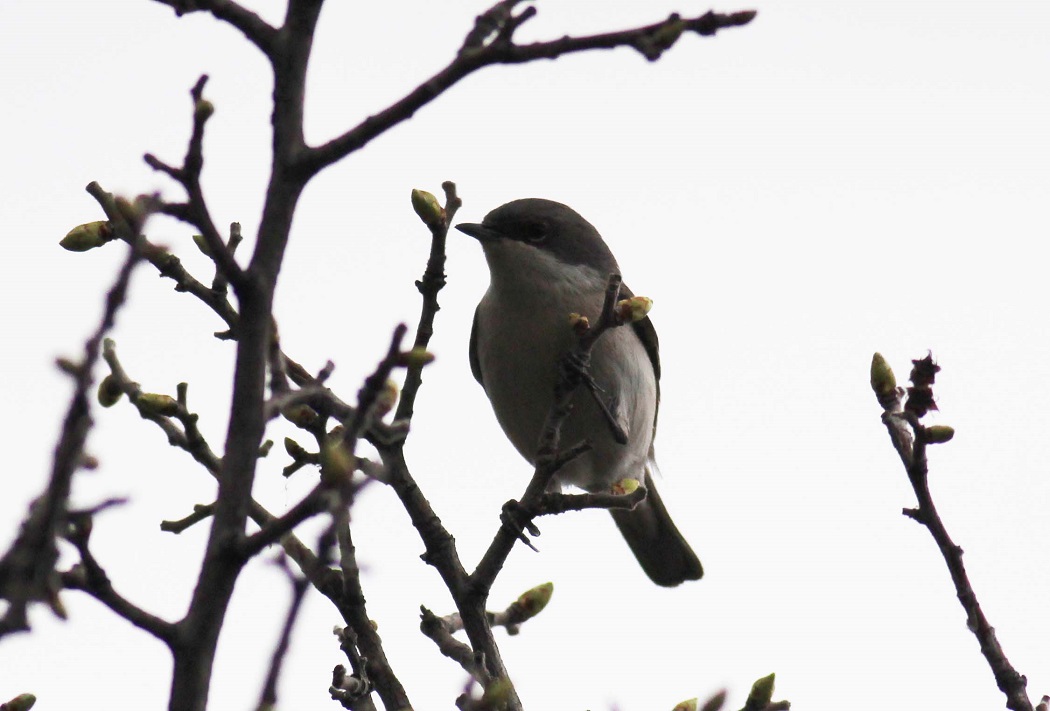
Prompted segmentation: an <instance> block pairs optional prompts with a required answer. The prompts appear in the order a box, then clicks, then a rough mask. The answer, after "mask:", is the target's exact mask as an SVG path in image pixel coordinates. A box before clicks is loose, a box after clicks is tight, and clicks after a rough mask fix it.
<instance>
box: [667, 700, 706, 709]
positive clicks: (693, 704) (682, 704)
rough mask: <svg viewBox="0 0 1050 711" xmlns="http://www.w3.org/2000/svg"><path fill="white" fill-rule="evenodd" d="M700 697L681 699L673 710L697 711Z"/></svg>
mask: <svg viewBox="0 0 1050 711" xmlns="http://www.w3.org/2000/svg"><path fill="white" fill-rule="evenodd" d="M699 701H700V700H699V699H686V700H685V701H679V702H678V703H677V704H675V707H674V708H673V709H671V711H696V710H697V708H699V707H698V706H697V704H698V703H699Z"/></svg>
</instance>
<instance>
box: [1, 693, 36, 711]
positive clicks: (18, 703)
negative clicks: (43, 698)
mask: <svg viewBox="0 0 1050 711" xmlns="http://www.w3.org/2000/svg"><path fill="white" fill-rule="evenodd" d="M35 703H36V697H35V696H33V695H32V694H19V695H18V696H16V697H15V698H13V699H11V700H10V701H8V702H7V703H6V704H0V711H29V709H31V708H33V704H35Z"/></svg>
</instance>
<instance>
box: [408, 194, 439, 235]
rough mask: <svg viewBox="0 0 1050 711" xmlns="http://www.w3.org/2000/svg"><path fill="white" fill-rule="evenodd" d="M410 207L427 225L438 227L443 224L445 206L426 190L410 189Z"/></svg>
mask: <svg viewBox="0 0 1050 711" xmlns="http://www.w3.org/2000/svg"><path fill="white" fill-rule="evenodd" d="M412 209H413V210H415V211H416V214H417V215H419V219H420V220H422V221H423V224H424V225H426V226H427V227H439V226H441V225H443V224H445V208H443V207H441V203H439V202H438V199H437V198H436V197H434V195H433V194H432V193H428V192H427V191H426V190H416V189H415V188H413V189H412Z"/></svg>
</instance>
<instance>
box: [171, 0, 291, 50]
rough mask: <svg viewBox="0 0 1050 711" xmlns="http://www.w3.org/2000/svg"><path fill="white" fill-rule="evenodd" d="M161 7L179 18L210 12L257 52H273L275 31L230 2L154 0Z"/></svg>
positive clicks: (258, 18) (264, 22) (220, 0)
mask: <svg viewBox="0 0 1050 711" xmlns="http://www.w3.org/2000/svg"><path fill="white" fill-rule="evenodd" d="M154 1H155V2H159V3H160V4H162V5H167V6H168V7H170V8H172V9H173V10H175V14H176V15H178V16H179V17H181V16H182V15H185V14H187V13H191V12H198V11H202V10H203V11H205V12H210V13H211V14H212V15H214V16H215V17H216V18H218V19H220V20H222V21H223V22H226V23H227V24H229V25H230V26H232V27H235V28H237V29H238V30H240V32H241V34H243V35H244V36H245V37H246V38H247V39H248V41H250V42H251V43H252V44H254V45H255V46H256V47H258V48H259V50H260V51H261V52H262V53H263V54H265V55H267V56H270V55H271V54H272V52H273V45H274V42H275V41H276V40H277V30H275V29H274V28H273V27H271V26H270V25H269V24H267V23H266V21H265V20H263V19H262V18H261V17H259V16H258V15H256V14H255V13H254V12H252V11H250V10H248V9H246V8H244V7H242V6H240V5H238V4H237V3H235V2H232V1H231V0H154Z"/></svg>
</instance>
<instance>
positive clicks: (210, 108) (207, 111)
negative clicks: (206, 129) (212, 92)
mask: <svg viewBox="0 0 1050 711" xmlns="http://www.w3.org/2000/svg"><path fill="white" fill-rule="evenodd" d="M213 113H215V104H213V103H211V102H210V101H208V100H207V99H198V100H197V103H196V104H194V105H193V116H194V118H196V119H198V120H200V121H207V120H208V118H210V117H211V115H212V114H213Z"/></svg>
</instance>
